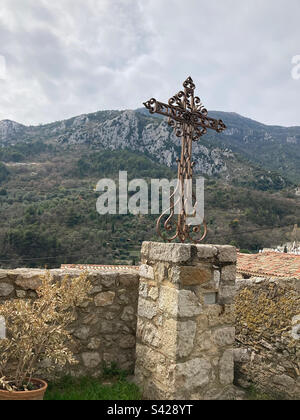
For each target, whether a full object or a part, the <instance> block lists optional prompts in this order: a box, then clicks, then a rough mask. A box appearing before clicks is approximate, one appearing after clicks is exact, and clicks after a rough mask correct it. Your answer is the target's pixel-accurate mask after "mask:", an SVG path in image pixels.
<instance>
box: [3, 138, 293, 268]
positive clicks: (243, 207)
mask: <svg viewBox="0 0 300 420" xmlns="http://www.w3.org/2000/svg"><path fill="white" fill-rule="evenodd" d="M20 147H21V146H20ZM26 147H27V146H24V148H22V147H21V148H20V150H22V153H24V154H25V152H26ZM37 149H38V150H39V152H36V151H35V152H34V153H33V154H32V155H31V156H30V159H29V158H28V159H26V163H28V162H37V163H38V165H33V166H30V165H23V163H22V164H20V165H17V166H11V167H10V168H9V171H10V176H9V177H8V178H6V180H5V181H3V183H2V185H1V190H0V267H11V268H15V267H20V266H29V267H39V266H40V267H44V266H45V265H47V266H48V267H49V268H51V267H53V268H54V267H59V266H60V264H62V263H74V264H77V263H78V264H79V263H86V264H99V263H100V264H134V263H138V261H139V258H140V247H141V243H142V241H145V240H158V238H157V235H156V231H155V222H156V219H157V216H156V215H140V216H133V215H130V214H128V215H118V214H116V215H102V216H100V215H99V214H98V213H97V211H96V200H97V198H98V196H99V193H97V192H95V186H96V183H97V182H98V181H99V179H101V178H112V179H115V180H117V179H118V176H119V170H128V172H129V174H128V178H129V180H130V179H131V178H145V179H146V180H147V181H148V182H149V179H150V178H160V179H161V178H169V179H171V178H174V177H176V173H175V172H174V171H173V170H171V169H169V168H167V167H165V166H163V165H159V164H157V163H155V162H153V161H152V160H151V159H149V158H148V157H147V156H145V155H141V154H137V153H133V152H132V151H129V150H123V151H121V150H119V151H113V152H111V151H107V150H98V151H94V153H91V150H90V149H88V148H86V147H79V146H78V147H77V148H76V149H74V150H73V148H71V147H70V148H69V149H67V150H66V149H65V148H63V147H62V146H57V147H56V148H54V149H53V150H50V149H49V150H50V151H49V150H48V151H47V150H46V149H44V148H41V149H39V147H38V148H37ZM0 150H2V149H0ZM33 150H35V149H33ZM26 153H27V152H26ZM79 162H81V163H79ZM205 186H206V192H205V217H206V220H207V221H208V228H209V231H208V236H207V240H206V241H207V243H220V244H224V243H226V244H228V243H232V244H234V245H235V246H237V247H239V248H243V249H248V250H249V251H250V252H255V251H257V250H258V249H260V248H262V247H269V246H272V245H278V244H279V243H283V242H285V235H286V233H287V232H289V231H291V229H292V226H293V225H294V224H296V223H298V224H299V225H300V214H299V207H298V206H299V204H298V201H297V199H296V198H295V196H293V198H288V197H287V196H286V191H285V190H284V191H283V193H282V192H281V191H280V192H276V193H273V192H272V191H271V192H270V191H259V190H255V189H251V188H249V187H241V186H240V185H237V184H236V185H230V184H228V183H227V182H224V181H223V180H222V179H221V178H220V179H217V178H210V179H208V180H206V184H205ZM237 221H238V223H237ZM277 226H281V228H278V227H277Z"/></svg>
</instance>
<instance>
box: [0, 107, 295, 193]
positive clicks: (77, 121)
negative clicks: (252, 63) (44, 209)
mask: <svg viewBox="0 0 300 420" xmlns="http://www.w3.org/2000/svg"><path fill="white" fill-rule="evenodd" d="M210 115H211V116H212V117H214V118H218V119H219V118H221V119H223V121H224V122H225V124H226V126H227V130H225V132H223V133H221V134H216V133H214V132H210V133H208V134H207V135H206V136H204V137H203V138H201V139H200V141H197V142H195V143H194V144H193V159H194V161H195V171H196V172H198V173H201V174H204V175H207V176H221V177H222V178H225V179H227V180H228V181H229V182H231V181H234V182H238V183H242V184H243V185H246V184H247V182H250V184H252V183H253V182H254V183H255V182H257V183H258V184H260V183H262V184H263V185H264V184H266V188H272V187H273V188H275V189H278V188H284V187H286V186H287V185H289V183H290V182H292V183H299V182H300V165H299V161H300V127H291V128H284V127H276V126H267V125H264V124H261V123H258V122H256V121H253V120H251V119H249V118H244V117H242V116H240V115H238V114H235V113H226V112H216V111H211V112H210ZM35 142H42V143H44V144H52V145H61V146H62V147H65V148H67V147H70V146H72V147H75V146H76V147H77V146H81V145H83V146H87V147H90V148H91V149H93V150H99V149H108V150H125V149H129V150H131V151H136V152H139V153H143V154H145V155H146V156H148V157H149V158H150V159H152V160H153V161H155V162H159V163H161V164H163V165H166V166H168V167H172V166H174V165H175V162H176V157H177V156H179V155H180V140H179V139H178V138H177V137H176V136H175V135H174V133H173V131H172V129H171V128H170V127H169V126H168V124H167V121H166V119H165V118H164V119H162V118H160V117H156V116H153V115H151V114H149V113H148V111H147V110H146V109H138V110H136V111H130V110H126V111H100V112H96V113H92V114H87V115H80V116H78V117H74V118H70V119H68V120H65V121H59V122H55V123H51V124H46V125H40V126H30V127H26V126H23V125H20V124H17V123H15V122H11V121H7V120H5V121H1V122H0V146H1V145H2V146H7V145H18V144H20V143H21V144H33V143H35ZM0 158H1V156H0Z"/></svg>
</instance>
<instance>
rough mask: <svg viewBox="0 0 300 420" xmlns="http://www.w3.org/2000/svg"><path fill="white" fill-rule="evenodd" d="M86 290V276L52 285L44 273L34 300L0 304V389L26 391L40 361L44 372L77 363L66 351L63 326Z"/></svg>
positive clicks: (72, 316)
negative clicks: (2, 326) (1, 335)
mask: <svg viewBox="0 0 300 420" xmlns="http://www.w3.org/2000/svg"><path fill="white" fill-rule="evenodd" d="M90 289H91V284H90V282H89V281H88V279H87V274H86V273H83V274H81V275H80V276H79V277H77V278H73V279H70V278H69V277H68V276H66V277H64V278H63V279H62V281H61V282H54V281H53V278H52V277H51V275H50V273H49V272H47V274H46V275H45V276H43V277H41V286H40V287H39V288H38V290H37V295H38V299H35V300H25V299H14V300H11V301H7V302H5V303H4V304H2V305H0V316H3V317H4V319H5V322H6V332H7V334H6V338H5V339H3V340H0V389H1V388H2V389H6V390H9V391H12V390H26V389H28V386H30V381H31V378H32V377H33V375H34V374H35V372H36V371H37V370H38V367H39V364H40V363H41V362H43V361H46V362H47V363H45V365H46V366H47V367H45V370H46V371H47V372H51V371H53V370H55V369H56V368H57V367H62V366H65V365H66V364H67V363H69V364H75V363H77V361H76V360H75V358H74V357H73V353H72V351H71V350H70V348H69V345H70V344H71V342H72V337H71V336H70V333H69V332H68V331H67V327H68V326H69V325H70V324H71V323H72V322H73V321H74V319H75V313H76V306H78V305H80V304H81V303H82V302H84V301H86V300H87V299H88V292H89V290H90Z"/></svg>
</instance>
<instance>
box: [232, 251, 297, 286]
mask: <svg viewBox="0 0 300 420" xmlns="http://www.w3.org/2000/svg"><path fill="white" fill-rule="evenodd" d="M237 272H238V273H241V274H247V275H251V276H258V277H265V276H268V277H285V278H296V279H300V255H295V254H284V253H280V252H262V253H260V254H240V253H238V261H237Z"/></svg>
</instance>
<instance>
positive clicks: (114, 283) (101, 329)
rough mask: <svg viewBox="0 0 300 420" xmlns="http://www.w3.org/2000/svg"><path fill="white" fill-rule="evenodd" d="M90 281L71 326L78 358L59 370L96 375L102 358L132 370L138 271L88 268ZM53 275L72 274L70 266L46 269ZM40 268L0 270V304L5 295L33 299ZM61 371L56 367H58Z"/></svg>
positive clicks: (7, 297)
mask: <svg viewBox="0 0 300 420" xmlns="http://www.w3.org/2000/svg"><path fill="white" fill-rule="evenodd" d="M87 272H88V277H89V280H90V281H91V283H92V285H93V289H92V290H91V293H90V295H91V296H90V297H91V301H90V302H86V303H84V304H82V305H81V307H80V308H77V319H76V321H75V322H74V324H73V325H72V328H71V332H72V336H73V338H74V346H73V348H72V349H73V351H74V353H75V356H76V358H77V359H78V361H79V364H78V365H75V366H72V369H71V370H67V371H64V372H63V373H72V374H74V375H92V376H97V375H99V374H101V372H102V367H103V362H104V363H106V364H107V365H108V366H109V365H110V363H111V362H115V363H117V364H118V366H119V367H120V368H121V369H125V370H133V369H134V364H135V342H136V313H137V301H138V283H139V276H138V273H137V272H136V270H129V271H128V270H127V271H108V272H106V271H102V270H90V271H87ZM50 273H51V275H52V276H53V277H54V279H55V280H57V281H59V279H61V278H62V277H63V276H65V275H69V276H70V277H76V276H78V275H79V274H80V273H82V271H80V270H75V269H69V270H68V269H63V270H50ZM44 274H45V270H37V269H16V270H0V304H1V302H4V301H5V300H7V299H27V298H36V292H35V291H36V289H37V288H38V286H39V284H40V280H39V276H40V275H44ZM61 373H62V372H61Z"/></svg>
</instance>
